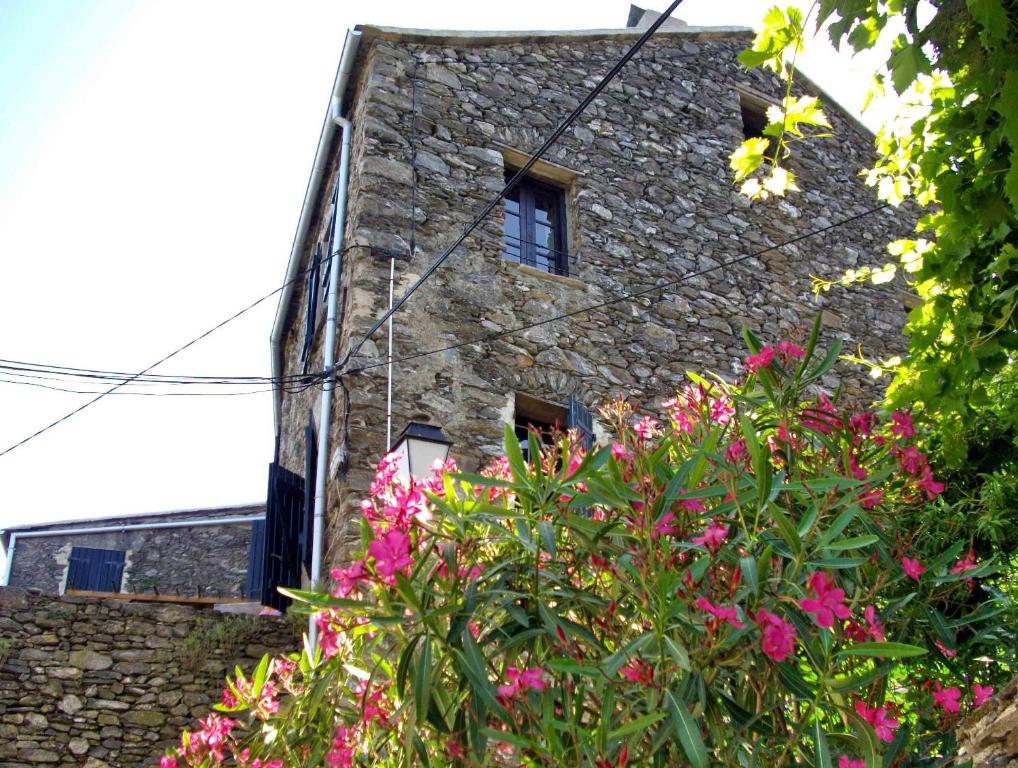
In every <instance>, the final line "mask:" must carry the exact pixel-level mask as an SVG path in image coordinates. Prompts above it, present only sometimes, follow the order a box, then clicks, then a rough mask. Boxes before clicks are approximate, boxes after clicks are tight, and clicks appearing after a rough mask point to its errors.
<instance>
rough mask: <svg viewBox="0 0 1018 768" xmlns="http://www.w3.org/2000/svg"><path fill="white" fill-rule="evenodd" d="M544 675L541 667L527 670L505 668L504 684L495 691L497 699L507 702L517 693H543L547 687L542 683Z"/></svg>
mask: <svg viewBox="0 0 1018 768" xmlns="http://www.w3.org/2000/svg"><path fill="white" fill-rule="evenodd" d="M544 675H545V671H544V670H543V669H541V667H531V668H529V669H526V668H525V669H518V668H517V667H506V668H505V679H506V683H505V684H504V685H500V686H498V689H497V691H498V695H499V698H501V699H503V700H508V699H511V698H513V697H515V696H516V695H517V694H519V693H526V692H527V691H543V690H544V689H545V687H546V686H547V683H545V681H544Z"/></svg>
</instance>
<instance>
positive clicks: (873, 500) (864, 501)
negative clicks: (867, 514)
mask: <svg viewBox="0 0 1018 768" xmlns="http://www.w3.org/2000/svg"><path fill="white" fill-rule="evenodd" d="M883 500H884V492H883V490H882V489H880V488H867V489H866V490H865V491H863V492H862V493H860V494H859V504H860V505H861V506H862V508H863V509H873V507H875V506H877V504H879V503H880V502H882V501H883Z"/></svg>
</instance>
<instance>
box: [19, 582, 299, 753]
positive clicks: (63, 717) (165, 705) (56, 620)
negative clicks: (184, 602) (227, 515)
mask: <svg viewBox="0 0 1018 768" xmlns="http://www.w3.org/2000/svg"><path fill="white" fill-rule="evenodd" d="M300 629H301V628H300V627H299V626H298V625H297V624H296V623H294V622H292V621H288V620H286V619H280V618H269V617H259V616H245V615H237V614H222V613H218V612H216V611H212V610H210V609H198V608H191V607H185V606H178V605H172V604H160V603H134V602H125V601H116V600H96V599H83V598H72V597H64V598H56V597H49V596H35V595H30V594H25V593H23V592H17V591H14V590H10V589H8V590H3V589H0V768H15V767H18V768H22V767H23V766H32V765H53V766H87V768H121V767H122V768H128V767H129V768H140V767H141V766H154V765H158V763H159V755H161V754H162V752H163V751H164V750H165V748H166V747H167V746H169V745H171V744H173V743H175V742H176V740H177V739H178V738H179V734H180V732H181V730H183V729H184V728H186V727H192V726H193V725H194V722H195V720H196V718H199V717H204V716H205V715H206V714H207V713H208V712H209V708H210V706H211V705H212V704H213V703H214V702H215V701H216V700H218V698H219V696H220V693H221V691H222V689H223V680H224V677H225V676H226V674H227V671H232V669H233V667H234V666H235V665H238V664H239V665H240V666H241V668H243V669H247V670H250V669H252V668H253V667H254V664H255V663H256V662H257V660H258V659H259V658H260V657H261V656H262V654H263V653H265V652H272V653H283V652H289V651H292V650H295V649H296V648H297V647H299V646H298V642H299V640H298V638H299V634H300Z"/></svg>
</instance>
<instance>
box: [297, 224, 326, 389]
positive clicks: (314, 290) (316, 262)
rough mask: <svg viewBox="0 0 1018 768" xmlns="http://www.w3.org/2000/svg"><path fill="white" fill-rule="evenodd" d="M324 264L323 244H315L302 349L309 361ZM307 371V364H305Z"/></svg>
mask: <svg viewBox="0 0 1018 768" xmlns="http://www.w3.org/2000/svg"><path fill="white" fill-rule="evenodd" d="M321 266H322V244H321V243H319V244H318V245H316V246H315V253H314V256H312V258H311V267H310V268H309V269H308V288H307V312H306V313H305V316H304V346H303V347H302V348H301V351H300V359H301V360H303V361H304V362H305V363H307V359H308V355H309V354H310V353H311V345H312V343H313V342H314V339H315V330H316V328H315V325H316V322H317V320H318V281H319V272H320V271H321ZM305 372H306V366H305Z"/></svg>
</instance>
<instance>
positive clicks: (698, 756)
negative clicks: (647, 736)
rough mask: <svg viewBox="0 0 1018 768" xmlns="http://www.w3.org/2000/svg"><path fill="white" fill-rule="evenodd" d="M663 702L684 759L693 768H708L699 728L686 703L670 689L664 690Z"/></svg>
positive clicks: (705, 750) (705, 749) (704, 746)
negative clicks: (666, 707)
mask: <svg viewBox="0 0 1018 768" xmlns="http://www.w3.org/2000/svg"><path fill="white" fill-rule="evenodd" d="M665 704H666V705H667V706H668V711H669V712H671V715H672V727H673V728H674V729H675V734H676V735H677V736H678V737H679V743H680V744H682V751H683V752H685V753H686V759H688V760H689V762H690V763H691V764H692V766H693V768H708V766H709V765H710V763H709V762H708V758H707V747H706V745H704V743H703V738H702V737H701V736H700V728H699V727H698V726H697V724H696V721H695V720H694V719H693V716H692V715H691V714H689V710H688V709H686V705H685V704H683V703H682V702H681V701H680V700H679V699H677V698H676V697H675V694H674V693H672V692H671V691H666V692H665Z"/></svg>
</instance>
